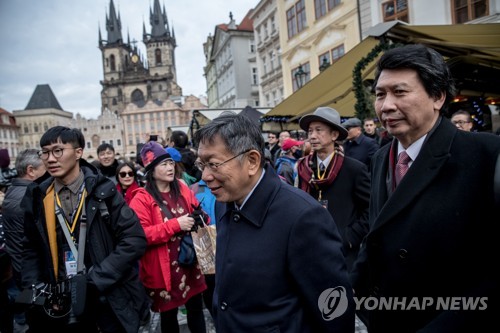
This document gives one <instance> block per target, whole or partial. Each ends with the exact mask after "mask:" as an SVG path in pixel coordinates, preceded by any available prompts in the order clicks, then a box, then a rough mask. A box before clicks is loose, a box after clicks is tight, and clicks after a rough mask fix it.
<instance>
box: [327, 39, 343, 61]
mask: <svg viewBox="0 0 500 333" xmlns="http://www.w3.org/2000/svg"><path fill="white" fill-rule="evenodd" d="M344 54H345V50H344V44H342V45H340V46H337V47H336V48H334V49H332V59H333V61H332V64H333V63H334V62H335V61H337V60H339V59H340V58H342V57H343V56H344ZM328 60H329V59H328Z"/></svg>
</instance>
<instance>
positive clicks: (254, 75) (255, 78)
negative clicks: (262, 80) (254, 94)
mask: <svg viewBox="0 0 500 333" xmlns="http://www.w3.org/2000/svg"><path fill="white" fill-rule="evenodd" d="M258 84H259V77H258V75H257V67H252V85H254V86H256V85H258Z"/></svg>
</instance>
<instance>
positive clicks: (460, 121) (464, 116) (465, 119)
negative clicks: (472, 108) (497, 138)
mask: <svg viewBox="0 0 500 333" xmlns="http://www.w3.org/2000/svg"><path fill="white" fill-rule="evenodd" d="M451 122H452V123H453V125H455V126H456V127H457V128H458V129H459V130H462V131H466V132H470V131H472V127H474V124H473V123H472V117H471V115H470V113H469V112H467V111H465V110H458V111H457V112H455V113H454V114H452V115H451Z"/></svg>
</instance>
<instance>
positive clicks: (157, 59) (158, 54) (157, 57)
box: [155, 49, 161, 65]
mask: <svg viewBox="0 0 500 333" xmlns="http://www.w3.org/2000/svg"><path fill="white" fill-rule="evenodd" d="M155 62H156V64H157V65H161V50H160V49H156V50H155Z"/></svg>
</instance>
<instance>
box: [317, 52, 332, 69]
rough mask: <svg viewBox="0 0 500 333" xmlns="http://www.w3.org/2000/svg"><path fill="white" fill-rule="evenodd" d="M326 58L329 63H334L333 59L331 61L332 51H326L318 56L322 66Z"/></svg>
mask: <svg viewBox="0 0 500 333" xmlns="http://www.w3.org/2000/svg"><path fill="white" fill-rule="evenodd" d="M324 59H326V62H327V63H328V64H331V63H332V61H331V57H330V51H328V52H325V53H323V54H321V55H320V56H319V57H318V64H319V66H321V65H322V64H323V61H324Z"/></svg>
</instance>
